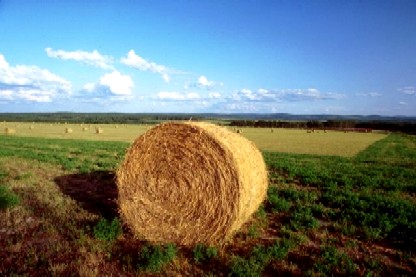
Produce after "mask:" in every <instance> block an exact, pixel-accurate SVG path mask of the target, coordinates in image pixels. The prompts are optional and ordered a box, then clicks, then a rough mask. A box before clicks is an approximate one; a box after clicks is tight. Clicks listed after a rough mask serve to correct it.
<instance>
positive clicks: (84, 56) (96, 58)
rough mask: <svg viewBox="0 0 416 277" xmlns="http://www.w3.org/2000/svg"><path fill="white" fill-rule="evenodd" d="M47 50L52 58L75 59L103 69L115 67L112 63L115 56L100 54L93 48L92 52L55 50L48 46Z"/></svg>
mask: <svg viewBox="0 0 416 277" xmlns="http://www.w3.org/2000/svg"><path fill="white" fill-rule="evenodd" d="M45 51H46V54H47V55H48V57H51V58H58V59H62V60H74V61H78V62H82V63H85V64H88V65H93V66H96V67H99V68H103V69H113V66H112V65H111V64H112V63H113V58H112V57H109V56H104V55H102V54H100V53H99V52H98V51H97V50H93V51H92V52H86V51H82V50H76V51H65V50H56V51H55V50H53V49H52V48H46V49H45Z"/></svg>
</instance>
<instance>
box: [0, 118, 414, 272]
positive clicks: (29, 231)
mask: <svg viewBox="0 0 416 277" xmlns="http://www.w3.org/2000/svg"><path fill="white" fill-rule="evenodd" d="M8 124H10V123H8ZM16 124H17V123H16ZM38 125H39V124H34V126H33V127H34V128H33V129H29V127H30V126H29V124H28V125H24V124H20V126H19V127H17V131H16V134H14V135H4V134H1V135H0V145H1V148H0V275H2V276H13V275H28V276H50V275H52V276H159V275H162V276H180V275H188V276H279V275H284V274H287V275H295V276H299V275H312V276H327V275H344V276H345V275H349V276H350V275H353V276H354V275H355V276H398V275H400V276H412V275H413V274H414V272H416V251H415V249H416V137H415V136H409V135H402V134H394V133H393V134H390V135H386V134H377V133H374V134H373V133H370V134H358V133H346V134H345V133H337V132H328V133H313V134H309V133H306V130H284V129H275V130H274V132H273V133H271V130H270V129H254V128H253V129H251V128H244V129H243V135H244V136H246V137H248V138H249V139H252V140H253V141H254V142H255V143H256V144H257V145H258V147H259V148H260V149H262V150H263V155H264V158H265V161H266V164H267V167H268V170H269V179H270V187H269V191H268V195H267V199H266V200H265V201H264V203H263V205H262V206H261V207H260V209H259V210H258V211H257V213H256V214H255V215H254V216H253V218H252V220H251V221H250V222H248V223H247V224H246V225H245V226H244V227H243V228H242V229H241V230H240V231H239V232H238V233H237V234H236V235H235V236H234V238H233V239H232V240H231V241H229V242H228V243H227V244H225V245H223V246H222V247H217V248H215V247H210V246H204V245H199V246H197V247H195V248H193V249H187V248H183V247H180V246H177V245H150V244H148V243H146V242H144V241H140V240H138V239H136V238H135V237H134V236H132V234H131V233H130V231H129V229H128V228H127V227H125V226H122V222H121V219H119V217H118V212H117V189H116V186H115V183H114V171H115V170H116V168H117V166H118V164H119V163H120V162H121V161H122V159H123V155H124V153H125V151H126V149H127V148H128V146H129V144H130V142H131V141H132V140H133V139H134V138H135V137H136V136H137V135H139V134H140V132H142V133H143V132H144V131H145V130H146V126H144V125H142V126H137V127H136V128H137V129H135V128H134V127H132V126H134V125H130V126H127V125H126V126H122V125H119V126H118V128H115V125H112V126H114V130H115V131H114V133H113V131H111V132H110V131H109V130H113V129H112V128H109V127H110V125H108V126H104V125H101V127H102V128H103V130H104V132H103V133H102V134H95V133H94V132H93V131H92V130H91V129H93V127H94V126H92V128H90V129H89V130H90V131H91V132H90V133H88V134H85V131H84V134H83V131H82V127H81V126H80V125H72V126H70V127H68V126H67V127H65V126H64V125H65V124H62V125H59V127H56V128H57V129H54V128H55V127H54V126H50V125H47V126H46V124H45V126H42V125H39V126H38ZM22 126H23V127H22ZM51 127H53V128H51ZM42 128H44V129H42ZM65 128H72V129H73V132H72V133H65ZM123 128H126V129H128V131H127V130H126V131H121V130H123ZM78 129H79V130H80V131H79V134H78V132H76V130H78ZM35 132H36V133H35ZM37 132H38V133H37ZM78 135H79V136H78ZM80 136H81V137H80ZM275 136H276V138H275ZM97 138H98V139H97ZM277 138H278V139H277ZM80 139H82V140H80ZM280 141H285V143H286V144H283V143H282V144H281V143H280ZM331 143H332V144H331ZM311 149H314V150H313V151H311ZM328 149H331V150H328ZM351 149H352V150H351Z"/></svg>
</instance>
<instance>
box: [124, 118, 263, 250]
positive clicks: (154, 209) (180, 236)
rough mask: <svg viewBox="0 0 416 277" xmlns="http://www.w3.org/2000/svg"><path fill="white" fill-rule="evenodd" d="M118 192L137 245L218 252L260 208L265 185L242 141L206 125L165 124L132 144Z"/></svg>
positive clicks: (259, 162)
mask: <svg viewBox="0 0 416 277" xmlns="http://www.w3.org/2000/svg"><path fill="white" fill-rule="evenodd" d="M117 187H118V193H119V207H120V214H121V216H122V218H123V220H124V222H125V223H127V224H128V225H129V227H130V228H131V229H132V231H133V232H135V234H136V235H137V236H138V237H139V238H144V239H146V240H148V241H150V242H156V243H168V242H170V243H175V244H179V245H185V246H195V245H196V244H198V243H203V244H207V245H221V244H223V243H224V242H226V241H227V240H228V239H229V238H230V237H231V236H232V235H233V234H234V233H235V232H236V231H237V230H238V229H239V228H240V227H241V226H242V225H243V224H244V223H245V222H246V221H247V220H248V219H249V218H250V216H251V215H252V214H253V213H254V212H255V211H256V210H257V209H258V207H259V205H260V204H261V203H262V202H263V200H264V198H265V196H266V192H267V187H268V178H267V170H266V165H265V163H264V160H263V157H262V155H261V153H260V151H259V150H258V149H257V148H256V146H255V145H254V143H252V142H250V141H249V140H247V139H246V138H244V137H243V136H241V135H238V134H236V133H233V132H231V131H228V130H227V129H225V128H222V127H219V126H216V125H212V124H208V123H197V122H188V123H164V124H161V125H158V126H156V127H154V128H152V129H150V130H149V131H147V132H146V133H145V134H143V135H142V136H140V137H138V138H137V139H136V140H135V141H134V143H133V144H132V145H131V147H130V148H129V150H128V152H127V154H126V156H125V159H124V161H123V163H122V165H121V166H120V167H119V169H118V170H117Z"/></svg>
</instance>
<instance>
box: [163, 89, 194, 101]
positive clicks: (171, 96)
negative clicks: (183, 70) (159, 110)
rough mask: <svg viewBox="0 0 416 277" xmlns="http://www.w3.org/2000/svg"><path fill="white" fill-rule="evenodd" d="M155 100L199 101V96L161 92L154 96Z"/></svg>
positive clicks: (191, 93) (190, 93)
mask: <svg viewBox="0 0 416 277" xmlns="http://www.w3.org/2000/svg"><path fill="white" fill-rule="evenodd" d="M156 99H158V100H162V101H195V100H200V99H201V96H200V95H199V94H198V93H196V92H189V93H182V92H176V91H162V92H159V93H158V94H157V95H156Z"/></svg>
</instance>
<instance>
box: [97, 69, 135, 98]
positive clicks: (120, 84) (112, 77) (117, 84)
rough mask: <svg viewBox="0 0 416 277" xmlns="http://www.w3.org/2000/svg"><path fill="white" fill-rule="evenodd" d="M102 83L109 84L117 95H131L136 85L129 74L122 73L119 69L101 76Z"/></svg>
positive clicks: (103, 84)
mask: <svg viewBox="0 0 416 277" xmlns="http://www.w3.org/2000/svg"><path fill="white" fill-rule="evenodd" d="M100 85H102V86H107V87H109V88H110V91H111V92H112V93H114V94H117V95H129V94H131V89H132V88H133V87H134V83H133V80H132V79H131V77H130V76H128V75H122V74H121V73H120V72H118V71H113V72H112V73H108V74H105V75H104V76H102V77H101V78H100Z"/></svg>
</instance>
